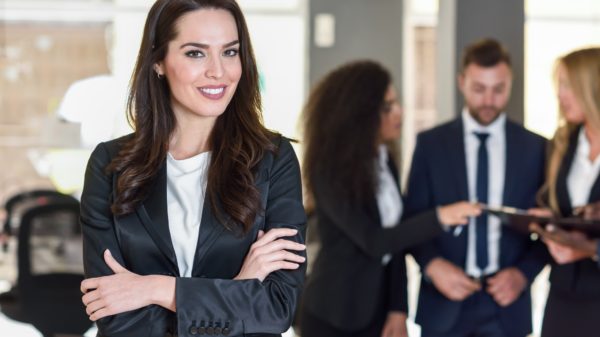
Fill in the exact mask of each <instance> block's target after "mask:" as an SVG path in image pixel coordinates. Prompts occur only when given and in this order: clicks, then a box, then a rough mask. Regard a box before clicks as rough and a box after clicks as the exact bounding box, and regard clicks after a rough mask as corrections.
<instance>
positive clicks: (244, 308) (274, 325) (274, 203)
mask: <svg viewBox="0 0 600 337" xmlns="http://www.w3.org/2000/svg"><path fill="white" fill-rule="evenodd" d="M268 189H269V192H268V196H267V202H266V210H265V227H264V229H265V231H268V230H270V229H272V228H281V227H287V228H295V229H297V230H298V234H297V235H296V236H295V237H293V238H288V239H292V240H294V241H296V242H299V243H304V237H305V232H306V228H305V226H306V215H305V213H304V207H303V205H302V187H301V182H300V168H299V165H298V160H297V158H296V155H295V153H294V150H293V149H292V147H291V145H290V144H289V142H288V141H287V140H283V141H282V142H281V144H280V147H279V154H278V155H277V156H275V159H274V161H273V166H272V168H271V173H270V178H269V188H268ZM302 255H303V256H306V255H305V252H302ZM305 272H306V264H305V263H304V264H301V266H300V268H298V269H296V270H278V271H275V272H272V273H271V274H269V275H268V276H267V277H266V278H265V280H264V281H263V282H260V281H259V280H258V279H253V280H225V279H208V278H177V282H176V303H177V320H178V325H179V326H178V334H179V336H180V337H183V336H191V334H190V332H189V331H190V328H191V327H192V326H194V325H199V324H200V323H201V322H202V321H204V322H207V323H210V322H215V324H217V323H216V322H219V323H220V324H221V327H222V328H223V329H225V328H227V329H229V330H230V331H229V335H232V336H238V335H245V334H252V333H270V334H279V333H282V332H285V331H286V330H287V329H288V328H289V327H290V326H291V324H292V320H293V318H294V313H295V309H296V304H297V301H298V296H299V293H300V290H301V289H302V285H303V282H304V275H305ZM213 326H214V325H213Z"/></svg>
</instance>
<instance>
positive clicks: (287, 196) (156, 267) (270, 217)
mask: <svg viewBox="0 0 600 337" xmlns="http://www.w3.org/2000/svg"><path fill="white" fill-rule="evenodd" d="M122 141H124V138H120V139H117V140H113V141H110V142H107V143H102V144H100V145H98V146H97V147H96V149H95V150H94V152H93V153H92V156H91V158H90V160H89V163H88V168H87V172H86V176H85V185H84V190H83V194H82V199H81V225H82V230H83V244H84V265H85V274H86V277H88V278H89V277H98V276H104V275H110V274H112V272H111V270H110V269H109V268H108V266H107V265H106V264H105V262H104V260H103V257H102V256H103V255H102V253H103V252H104V250H105V249H107V248H108V249H110V251H111V253H112V255H113V256H114V258H115V259H116V260H117V261H118V262H119V263H120V264H122V265H123V266H124V267H125V268H127V269H128V270H130V271H132V272H134V273H137V274H141V275H150V274H159V275H170V276H178V275H179V271H178V267H177V261H176V256H175V252H174V250H173V245H172V242H171V238H170V234H169V224H168V216H167V204H166V200H167V195H166V165H163V166H162V168H161V169H160V171H159V173H158V175H157V177H156V179H155V181H154V184H153V186H152V187H151V189H150V190H149V194H148V197H147V199H146V200H145V201H144V202H143V203H142V204H141V205H139V206H138V207H137V208H136V210H135V212H134V213H131V214H128V215H125V216H120V217H115V216H113V214H112V212H111V211H110V204H111V202H112V200H113V198H114V197H115V195H114V193H115V184H116V178H117V176H116V174H112V175H106V174H105V173H104V172H105V171H104V170H105V168H106V166H107V165H108V163H110V162H111V160H112V158H113V157H114V156H115V155H116V154H117V153H118V151H119V149H120V148H121V145H120V144H121V142H122ZM277 142H279V144H278V146H279V151H278V154H277V155H272V154H271V153H267V154H266V155H265V157H264V158H263V159H262V161H261V162H260V164H259V170H258V178H257V181H256V186H257V187H258V189H259V191H260V194H261V200H262V204H263V206H264V207H265V211H264V214H263V215H261V216H259V217H257V219H256V221H255V223H254V226H253V227H252V229H251V230H250V231H249V233H248V234H246V235H242V234H241V233H236V232H234V231H229V230H226V229H225V228H224V227H223V226H222V225H221V224H220V223H219V222H218V221H217V220H216V218H215V216H214V215H213V213H212V210H211V207H210V204H209V201H208V198H207V199H206V200H205V204H204V208H203V213H202V220H201V225H200V233H199V237H198V244H197V249H196V256H195V259H194V266H193V270H192V277H191V278H181V277H177V280H176V307H177V312H176V313H173V312H171V311H169V310H167V309H164V308H162V307H160V306H156V305H151V306H148V307H144V308H141V309H138V310H134V311H131V312H126V313H122V314H118V315H114V316H110V317H105V318H103V319H101V320H99V321H98V322H97V323H98V328H99V335H101V336H127V337H132V336H144V337H148V336H157V337H158V336H160V337H164V336H165V334H166V332H167V331H169V332H172V333H176V334H178V335H179V336H181V337H182V336H191V335H192V333H191V331H193V329H192V328H194V327H195V328H201V327H204V328H209V327H212V329H213V332H215V330H216V332H220V333H222V334H225V333H227V334H228V335H229V336H242V335H244V336H270V335H269V334H277V335H278V334H280V333H281V332H283V331H285V330H286V329H287V328H288V327H289V326H290V325H291V322H292V319H293V316H294V311H295V307H296V303H297V297H298V294H299V292H300V290H301V288H302V284H303V280H304V273H305V269H306V268H305V265H301V267H300V268H299V269H297V270H294V271H283V270H280V271H276V272H273V273H271V274H270V275H269V276H268V277H267V278H266V279H265V280H264V281H263V282H260V281H259V280H257V279H254V280H243V281H234V280H232V278H233V277H235V276H236V275H237V274H238V272H239V271H240V268H241V266H242V263H243V261H244V257H245V256H246V253H247V252H248V250H249V248H250V245H251V244H252V243H253V242H254V241H255V239H256V237H257V233H258V230H260V229H262V230H265V231H268V230H269V229H272V228H278V227H290V228H295V229H298V234H297V236H296V237H294V238H293V240H295V241H297V242H300V243H303V242H304V234H305V224H306V216H305V213H304V208H303V206H302V191H301V183H300V171H299V166H298V161H297V159H296V156H295V154H294V151H293V149H292V147H291V145H290V143H289V142H288V141H287V140H285V139H282V140H281V141H277ZM217 328H218V329H217ZM194 332H195V331H194ZM215 334H216V333H215Z"/></svg>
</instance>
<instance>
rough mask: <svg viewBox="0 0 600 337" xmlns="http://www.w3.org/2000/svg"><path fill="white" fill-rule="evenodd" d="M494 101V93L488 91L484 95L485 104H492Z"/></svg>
mask: <svg viewBox="0 0 600 337" xmlns="http://www.w3.org/2000/svg"><path fill="white" fill-rule="evenodd" d="M493 103H494V94H493V93H491V92H486V93H485V94H484V95H483V104H484V105H485V106H490V105H492V104H493Z"/></svg>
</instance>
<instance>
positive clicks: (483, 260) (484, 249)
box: [475, 132, 490, 273]
mask: <svg viewBox="0 0 600 337" xmlns="http://www.w3.org/2000/svg"><path fill="white" fill-rule="evenodd" d="M475 135H476V136H477V138H479V150H478V151H477V185H476V186H477V202H479V203H482V204H487V202H488V172H489V171H488V152H487V147H486V146H485V142H486V140H487V139H488V137H489V135H490V134H489V133H483V132H481V133H480V132H475ZM475 228H476V229H475V236H476V251H475V252H476V257H477V259H476V260H477V267H479V269H480V270H481V272H482V273H483V271H484V270H485V268H486V267H487V266H488V263H489V261H488V242H487V241H488V216H487V214H485V213H483V214H482V215H480V216H478V217H477V218H476V227H475Z"/></svg>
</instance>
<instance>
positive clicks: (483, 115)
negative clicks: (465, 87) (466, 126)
mask: <svg viewBox="0 0 600 337" xmlns="http://www.w3.org/2000/svg"><path fill="white" fill-rule="evenodd" d="M468 108H469V114H470V115H471V117H473V119H475V120H476V121H477V123H479V124H481V125H490V124H492V123H493V122H494V121H495V120H496V119H497V118H498V117H499V116H500V114H501V113H502V111H503V110H504V108H505V107H497V106H493V105H484V106H478V107H468Z"/></svg>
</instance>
